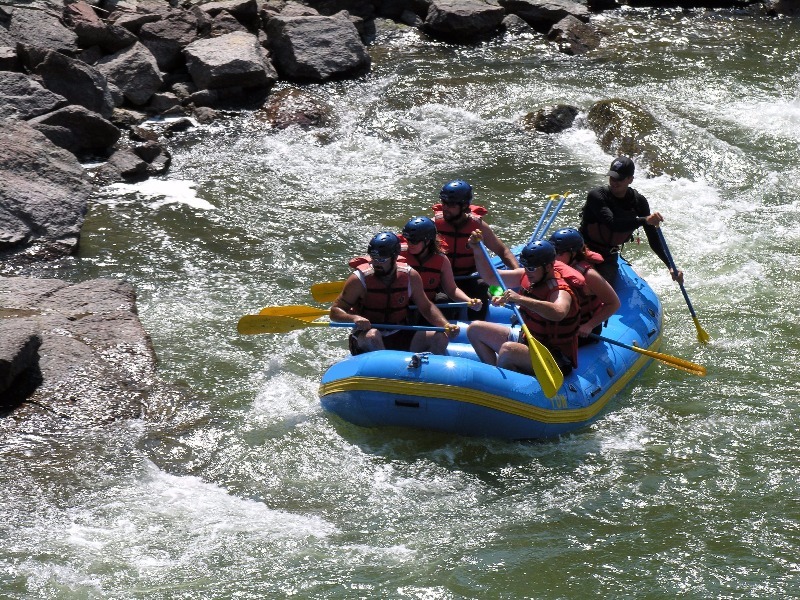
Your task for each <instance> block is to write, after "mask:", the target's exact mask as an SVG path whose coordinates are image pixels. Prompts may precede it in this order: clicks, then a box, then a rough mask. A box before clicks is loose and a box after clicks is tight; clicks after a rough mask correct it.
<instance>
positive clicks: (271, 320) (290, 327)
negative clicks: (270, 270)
mask: <svg viewBox="0 0 800 600" xmlns="http://www.w3.org/2000/svg"><path fill="white" fill-rule="evenodd" d="M372 326H373V327H374V328H375V329H408V330H410V331H445V328H444V327H433V326H429V325H391V324H385V323H373V324H372ZM308 327H350V328H352V327H353V324H352V323H349V322H338V321H306V320H304V319H296V318H294V317H286V316H281V315H245V316H243V317H242V318H241V319H239V322H238V323H237V325H236V330H237V331H238V332H239V333H242V334H244V335H250V334H255V333H289V332H290V331H295V330H297V329H306V328H308Z"/></svg>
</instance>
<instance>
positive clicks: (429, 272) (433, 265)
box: [400, 251, 447, 302]
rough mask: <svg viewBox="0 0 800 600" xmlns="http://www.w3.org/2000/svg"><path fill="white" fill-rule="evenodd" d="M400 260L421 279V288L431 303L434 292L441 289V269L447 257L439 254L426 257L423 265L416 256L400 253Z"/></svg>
mask: <svg viewBox="0 0 800 600" xmlns="http://www.w3.org/2000/svg"><path fill="white" fill-rule="evenodd" d="M400 258H401V259H402V260H404V261H405V262H406V263H408V264H409V265H410V266H411V267H413V268H414V270H415V271H416V272H417V273H419V275H420V277H422V287H423V289H424V290H425V295H426V296H427V297H428V300H430V301H431V302H433V300H434V298H436V292H438V291H439V290H440V289H441V287H442V267H443V266H444V263H445V261H446V260H447V257H446V256H445V255H444V254H441V253H438V252H437V253H435V254H431V255H430V256H428V258H427V259H426V260H425V262H424V263H421V262H419V260H418V259H417V257H416V256H414V255H413V254H411V253H409V252H407V251H406V252H401V253H400Z"/></svg>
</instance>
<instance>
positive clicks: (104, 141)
mask: <svg viewBox="0 0 800 600" xmlns="http://www.w3.org/2000/svg"><path fill="white" fill-rule="evenodd" d="M28 123H29V124H30V125H31V127H33V128H34V129H36V130H38V131H41V132H42V133H43V134H44V135H45V136H47V138H48V139H49V140H50V141H51V142H53V143H54V144H56V145H57V146H61V147H62V148H64V149H65V150H69V151H70V152H72V153H73V154H75V155H77V156H82V155H85V154H105V153H106V152H107V151H108V150H109V149H110V148H111V147H112V146H113V145H114V144H115V143H116V142H117V140H119V138H120V135H121V132H120V130H119V129H117V128H116V127H115V126H114V125H112V124H111V123H110V122H109V121H107V120H106V119H104V118H103V117H102V116H100V115H99V114H98V113H96V112H92V111H90V110H87V109H86V108H84V107H83V106H78V105H75V104H73V105H70V106H65V107H64V108H60V109H58V110H56V111H53V112H51V113H47V114H46V115H42V116H40V117H36V118H35V119H31V120H30V121H28Z"/></svg>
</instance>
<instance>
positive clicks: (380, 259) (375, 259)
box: [372, 256, 392, 265]
mask: <svg viewBox="0 0 800 600" xmlns="http://www.w3.org/2000/svg"><path fill="white" fill-rule="evenodd" d="M390 260H392V257H391V256H373V257H372V262H376V263H378V264H380V265H382V264H384V263H387V262H389V261H390Z"/></svg>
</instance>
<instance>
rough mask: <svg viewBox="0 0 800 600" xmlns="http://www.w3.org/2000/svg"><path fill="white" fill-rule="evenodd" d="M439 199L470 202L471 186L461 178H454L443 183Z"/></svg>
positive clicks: (460, 202) (462, 203) (463, 203)
mask: <svg viewBox="0 0 800 600" xmlns="http://www.w3.org/2000/svg"><path fill="white" fill-rule="evenodd" d="M439 200H441V201H442V202H446V203H458V204H461V205H466V204H469V203H470V202H472V186H471V185H470V184H468V183H467V182H466V181H464V180H463V179H454V180H453V181H448V182H447V183H445V184H444V187H443V188H442V191H441V192H439Z"/></svg>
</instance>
